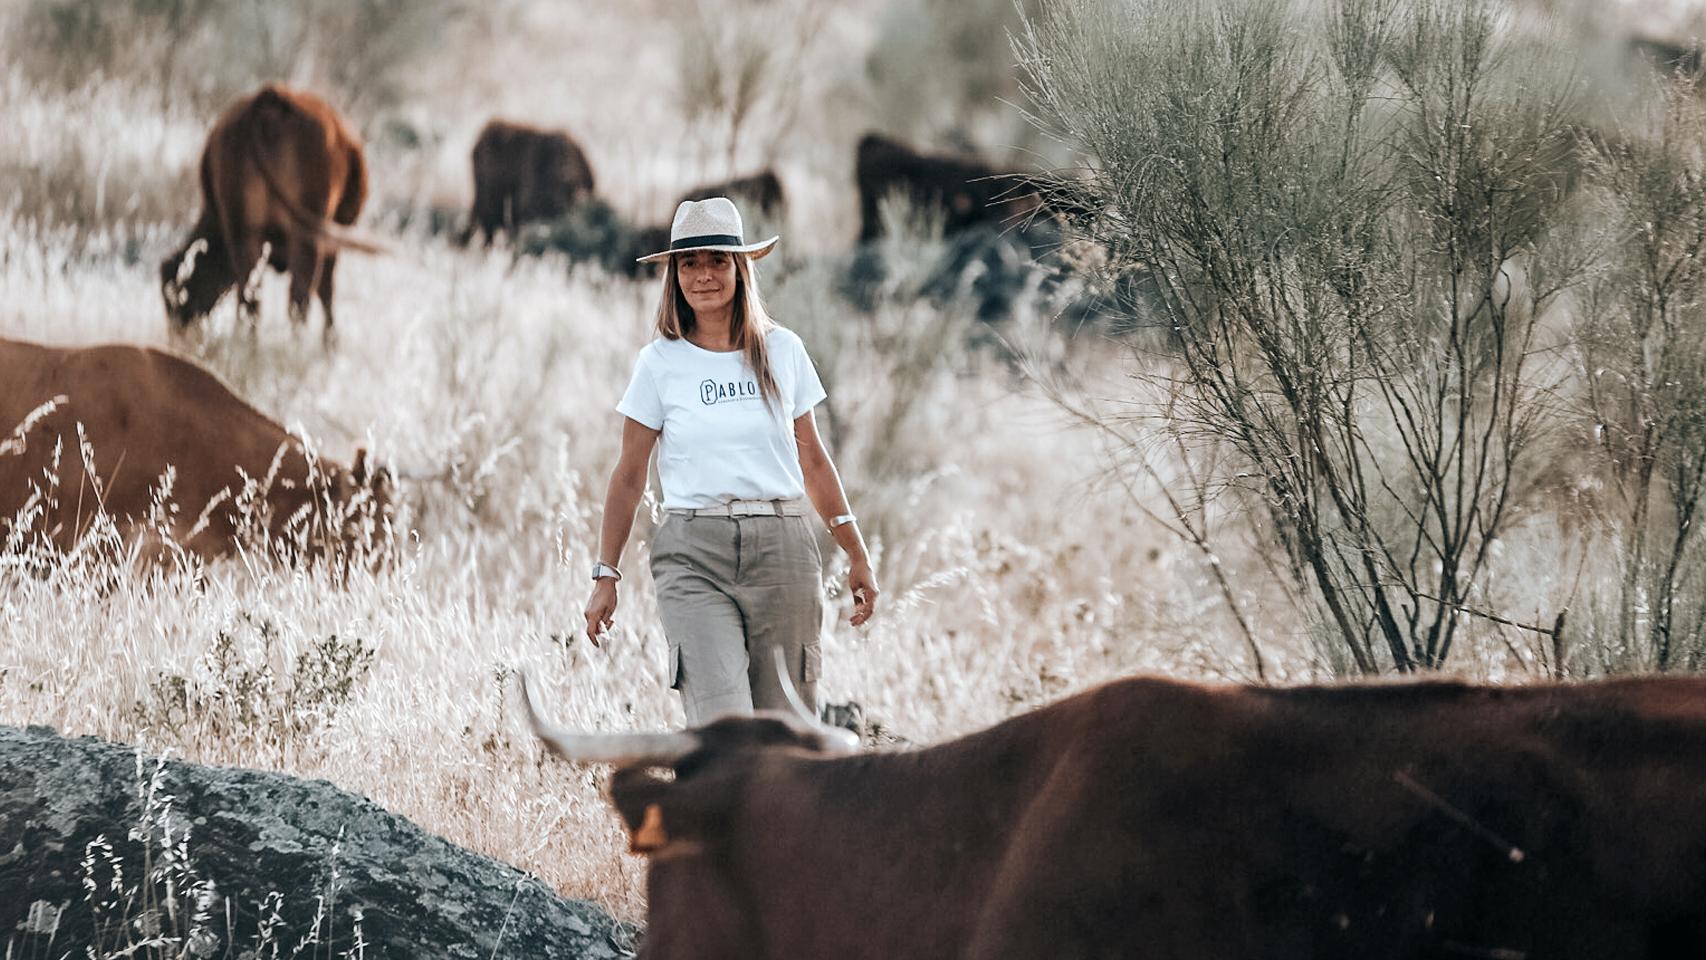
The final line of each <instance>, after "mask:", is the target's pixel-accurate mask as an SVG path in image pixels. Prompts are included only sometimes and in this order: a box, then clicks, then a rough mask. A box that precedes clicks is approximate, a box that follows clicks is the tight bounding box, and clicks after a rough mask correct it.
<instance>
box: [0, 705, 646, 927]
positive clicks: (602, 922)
mask: <svg viewBox="0 0 1706 960" xmlns="http://www.w3.org/2000/svg"><path fill="white" fill-rule="evenodd" d="M150 939H156V940H157V941H158V947H157V948H155V949H151V950H138V951H137V954H138V955H143V956H162V955H165V956H190V957H208V958H213V957H233V958H239V957H249V956H252V957H257V958H260V957H270V956H274V955H276V956H279V957H287V956H291V955H293V954H294V955H298V956H316V957H346V956H348V957H358V956H359V957H367V958H398V960H402V958H427V957H467V958H479V960H488V958H493V957H518V958H519V957H526V958H562V960H569V958H577V960H578V958H587V960H594V958H599V960H602V958H617V957H625V956H629V955H631V947H632V943H633V940H634V936H633V930H632V928H629V927H627V926H626V925H623V924H619V923H616V922H614V921H612V920H611V919H610V918H609V917H607V916H605V915H604V914H603V913H602V912H600V911H599V910H598V909H597V908H596V907H593V906H591V905H589V904H585V903H580V902H576V901H571V900H564V899H562V898H560V897H558V896H557V895H556V894H555V893H553V892H552V891H551V890H550V888H548V887H546V886H545V885H544V884H542V883H540V882H539V881H538V880H537V879H535V878H533V877H530V876H528V875H526V874H524V873H522V872H521V871H519V870H516V869H515V868H514V867H511V866H508V865H506V864H503V863H499V862H498V861H495V860H492V859H490V858H487V857H483V856H480V855H478V854H474V853H470V852H468V851H466V850H462V849H460V848H458V847H455V846H453V845H451V844H450V843H447V842H445V841H444V840H441V839H439V838H437V837H434V836H431V835H430V834H428V833H426V832H425V831H423V830H421V829H420V828H419V827H416V826H415V825H414V824H412V823H410V822H408V821H407V820H404V819H403V818H401V817H398V816H395V815H393V814H390V813H387V812H386V811H384V810H382V809H380V808H379V807H378V806H377V805H375V804H374V803H372V802H370V801H368V800H366V799H364V798H362V797H359V796H356V795H354V794H351V793H348V792H346V791H343V790H340V789H338V788H337V787H334V786H332V785H331V784H329V783H327V782H325V781H321V780H315V781H306V780H297V779H294V778H291V777H286V776H282V775H279V774H273V773H262V772H258V771H254V770H239V769H220V768H214V767H203V766H198V765H195V764H189V763H179V762H160V761H157V760H154V759H151V758H149V757H148V756H146V755H139V753H138V752H137V750H136V749H135V748H133V747H129V746H124V745H122V744H114V743H109V742H106V741H103V740H98V739H96V738H93V737H82V738H78V739H68V738H64V737H60V736H59V735H57V734H56V733H54V731H52V730H50V729H48V728H45V727H29V728H26V729H17V728H13V727H0V943H5V944H8V945H9V946H10V949H8V950H6V954H7V955H9V956H24V957H35V956H42V957H62V956H66V955H68V954H69V955H72V956H77V957H82V956H84V955H85V947H92V948H94V951H95V953H94V955H95V956H97V957H102V958H104V957H108V956H114V955H117V954H119V953H121V952H122V951H124V950H125V949H126V948H127V947H131V946H134V945H136V944H139V943H144V942H145V941H148V940H150ZM304 944H306V945H307V946H305V947H303V948H302V949H301V951H300V952H299V953H298V952H296V951H297V948H298V947H299V946H302V945H304ZM275 951H276V954H275Z"/></svg>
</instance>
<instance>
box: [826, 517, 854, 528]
mask: <svg viewBox="0 0 1706 960" xmlns="http://www.w3.org/2000/svg"><path fill="white" fill-rule="evenodd" d="M857 519H859V518H858V517H855V516H853V515H852V514H851V513H844V514H842V515H841V516H839V517H836V518H835V519H834V520H831V521H829V529H831V530H834V529H835V528H836V527H839V526H841V525H842V524H844V523H852V522H853V521H855V520H857Z"/></svg>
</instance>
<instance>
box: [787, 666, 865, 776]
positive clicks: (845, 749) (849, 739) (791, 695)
mask: <svg viewBox="0 0 1706 960" xmlns="http://www.w3.org/2000/svg"><path fill="white" fill-rule="evenodd" d="M770 652H771V653H772V654H773V655H774V659H775V661H776V680H777V682H778V683H780V684H782V695H783V696H784V697H787V698H788V705H789V706H791V707H793V708H794V712H795V713H797V714H799V717H800V720H801V721H803V722H804V723H805V725H806V728H807V729H809V730H811V731H812V732H813V733H816V734H817V735H818V736H820V737H822V738H823V745H824V746H825V747H827V748H828V749H829V752H831V753H858V752H859V735H858V734H856V733H854V732H853V731H851V730H844V729H842V728H841V727H832V726H830V725H829V724H827V723H824V722H823V721H822V720H819V719H818V718H817V716H816V715H814V714H813V713H812V712H811V710H810V709H809V708H807V707H806V703H805V701H804V700H801V699H800V691H798V690H796V689H794V678H793V676H792V675H791V674H790V673H789V671H788V661H787V659H786V657H785V656H784V655H783V653H782V648H781V647H771V648H770Z"/></svg>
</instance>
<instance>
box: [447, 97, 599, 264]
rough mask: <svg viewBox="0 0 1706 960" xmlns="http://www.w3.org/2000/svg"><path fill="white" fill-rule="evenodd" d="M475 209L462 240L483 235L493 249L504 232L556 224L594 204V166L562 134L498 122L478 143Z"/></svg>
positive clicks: (476, 144)
mask: <svg viewBox="0 0 1706 960" xmlns="http://www.w3.org/2000/svg"><path fill="white" fill-rule="evenodd" d="M473 160H474V208H473V210H472V211H471V212H470V214H469V218H468V219H469V223H468V228H467V230H465V231H464V232H463V234H462V242H463V243H467V242H468V241H469V240H470V239H471V238H472V237H473V235H474V231H475V230H478V231H480V232H481V233H482V234H483V235H484V236H485V242H486V243H487V244H490V243H491V242H492V238H493V236H495V235H496V234H497V232H498V231H499V230H508V231H509V232H510V234H511V235H512V236H513V235H514V233H515V228H516V227H519V226H521V225H522V224H525V223H531V222H534V221H537V220H554V219H556V218H557V217H560V216H562V215H563V214H565V213H568V212H569V211H570V210H572V209H574V206H575V204H577V203H580V202H581V201H583V200H586V199H588V198H590V197H591V196H592V194H593V187H594V180H593V176H592V165H591V164H590V163H588V162H587V159H586V154H585V153H584V152H583V151H582V150H581V148H580V145H579V144H577V143H575V141H574V140H573V139H572V138H571V137H570V136H569V135H568V134H567V133H564V132H563V131H561V130H544V129H541V128H539V127H533V126H528V125H526V124H521V123H511V122H510V121H508V120H493V121H491V122H489V123H487V124H486V126H485V127H484V129H482V130H481V131H480V136H479V139H477V140H475V141H474V155H473Z"/></svg>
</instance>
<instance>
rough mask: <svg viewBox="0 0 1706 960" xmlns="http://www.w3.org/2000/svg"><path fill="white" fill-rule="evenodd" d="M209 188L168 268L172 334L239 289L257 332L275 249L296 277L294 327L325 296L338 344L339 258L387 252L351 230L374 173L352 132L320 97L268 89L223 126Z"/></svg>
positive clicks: (207, 171)
mask: <svg viewBox="0 0 1706 960" xmlns="http://www.w3.org/2000/svg"><path fill="white" fill-rule="evenodd" d="M200 179H201V199H202V210H201V217H200V219H198V220H197V221H196V225H195V227H194V229H193V230H192V231H191V234H190V238H189V240H188V241H186V242H185V243H184V245H183V246H182V247H180V248H179V249H178V250H177V251H176V252H174V253H173V254H172V255H171V256H170V257H168V258H166V260H165V262H164V263H162V264H161V265H160V288H161V293H162V295H163V296H164V298H165V302H166V315H167V317H168V318H169V326H170V328H171V330H172V332H173V333H178V332H181V331H183V330H185V329H186V328H188V327H189V326H190V325H191V324H192V323H194V322H195V321H196V320H197V319H198V318H200V317H203V316H206V315H207V314H208V313H210V312H211V311H212V310H213V308H214V306H215V305H216V304H217V303H218V302H219V300H220V298H221V297H223V296H224V295H225V293H226V292H227V291H229V290H230V289H231V288H233V287H236V288H237V292H238V306H239V310H240V312H241V313H242V314H244V315H245V316H246V317H247V318H248V319H249V321H250V323H251V324H252V323H253V322H254V320H255V318H256V316H257V315H258V312H259V304H258V303H257V302H256V300H255V296H254V285H253V284H252V283H251V282H250V277H251V275H252V274H253V273H254V271H255V269H256V268H257V267H258V266H259V265H260V263H261V257H262V254H263V250H266V251H268V252H267V253H266V258H267V259H266V262H267V263H268V264H269V265H271V266H272V268H273V269H274V270H278V271H280V272H288V273H289V274H290V316H291V319H292V320H293V321H296V322H298V323H300V322H302V321H303V320H305V319H306V318H307V315H308V309H309V303H310V297H311V296H313V295H316V294H317V295H318V297H319V300H320V307H321V310H322V311H323V312H324V314H325V321H326V322H325V327H324V328H323V331H324V333H323V335H324V339H325V341H326V342H327V344H328V345H329V344H330V343H331V340H332V337H333V317H332V286H333V277H334V275H335V273H336V270H337V263H338V252H339V251H340V250H343V249H355V250H360V251H364V252H368V253H377V252H381V248H380V247H379V246H378V245H377V244H375V243H374V242H372V241H370V240H366V239H363V238H361V237H359V236H357V235H356V234H354V233H353V232H351V231H350V230H349V229H347V228H348V227H349V226H350V225H351V224H354V223H355V221H356V218H357V217H358V216H359V215H360V214H361V208H362V205H363V204H364V203H365V202H366V200H367V164H366V160H365V158H364V156H363V153H362V147H361V142H360V140H359V139H358V138H357V137H356V135H355V133H354V132H353V131H352V130H351V129H350V128H349V125H348V124H347V123H345V122H344V119H343V118H342V117H341V116H339V115H338V112H337V110H335V109H333V108H332V106H331V105H330V104H328V103H327V102H326V101H324V100H322V99H320V98H319V97H317V96H315V95H313V94H311V93H307V92H305V91H301V90H294V89H291V88H288V87H283V86H279V85H277V84H268V85H267V86H265V87H262V88H261V89H260V91H259V92H257V93H255V94H253V95H251V96H249V97H245V98H244V99H242V100H240V101H238V102H237V103H236V104H234V105H232V106H231V107H230V108H229V109H228V110H226V112H225V113H224V114H223V115H222V116H221V117H220V118H219V120H218V121H217V122H216V123H215V124H214V126H213V129H212V131H211V132H210V133H209V134H208V137H207V144H206V146H205V147H203V149H202V154H201V166H200Z"/></svg>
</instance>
